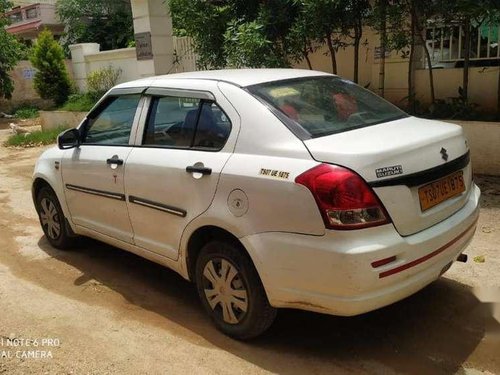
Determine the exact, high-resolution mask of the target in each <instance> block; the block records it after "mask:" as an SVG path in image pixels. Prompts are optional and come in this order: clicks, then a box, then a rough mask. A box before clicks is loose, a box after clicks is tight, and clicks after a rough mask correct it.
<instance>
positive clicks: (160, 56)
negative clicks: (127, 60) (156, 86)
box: [131, 0, 174, 77]
mask: <svg viewBox="0 0 500 375" xmlns="http://www.w3.org/2000/svg"><path fill="white" fill-rule="evenodd" d="M131 3H132V14H133V17H134V33H135V35H136V44H139V41H141V40H142V42H143V45H142V46H139V45H137V46H136V48H137V50H138V54H140V53H143V54H144V52H147V51H149V52H151V54H150V55H149V54H148V53H146V54H145V55H146V56H144V55H143V56H142V57H139V58H138V61H137V70H138V72H139V75H140V76H141V77H149V76H154V75H160V74H167V73H171V72H173V69H172V66H173V62H174V40H173V31H172V18H171V17H170V10H169V8H168V4H167V2H166V1H165V0H132V1H131ZM146 33H150V35H151V39H150V40H151V42H150V44H149V34H146ZM137 34H139V38H138V35H137ZM141 34H142V37H141ZM148 55H149V56H148Z"/></svg>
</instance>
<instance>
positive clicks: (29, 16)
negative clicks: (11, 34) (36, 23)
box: [5, 4, 40, 26]
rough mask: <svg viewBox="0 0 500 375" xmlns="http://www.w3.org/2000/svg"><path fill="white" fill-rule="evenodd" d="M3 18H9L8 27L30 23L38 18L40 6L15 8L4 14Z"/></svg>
mask: <svg viewBox="0 0 500 375" xmlns="http://www.w3.org/2000/svg"><path fill="white" fill-rule="evenodd" d="M5 16H6V17H8V18H9V20H10V26H12V25H14V24H16V23H21V22H25V21H32V20H35V19H39V18H40V6H39V5H38V4H36V5H29V6H27V7H22V8H16V9H13V10H11V11H9V12H7V13H5Z"/></svg>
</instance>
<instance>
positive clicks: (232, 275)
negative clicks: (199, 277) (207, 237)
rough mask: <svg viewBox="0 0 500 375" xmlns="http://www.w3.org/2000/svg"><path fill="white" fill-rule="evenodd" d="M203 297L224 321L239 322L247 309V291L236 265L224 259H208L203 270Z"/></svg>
mask: <svg viewBox="0 0 500 375" xmlns="http://www.w3.org/2000/svg"><path fill="white" fill-rule="evenodd" d="M203 276H204V281H205V283H204V284H205V288H204V291H205V297H206V298H207V301H208V303H209V305H210V307H211V308H212V310H214V311H215V312H216V313H219V314H221V315H222V319H223V320H224V322H226V323H229V324H237V323H239V322H240V321H241V320H242V319H243V317H244V316H245V314H246V312H247V310H248V293H247V290H246V289H245V286H244V284H243V281H242V280H241V277H240V274H239V272H238V270H237V269H236V267H234V266H233V265H232V264H231V263H229V262H228V261H227V260H225V259H214V260H210V261H209V262H208V263H207V264H206V265H205V268H204V270H203Z"/></svg>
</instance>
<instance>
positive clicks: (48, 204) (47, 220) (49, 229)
mask: <svg viewBox="0 0 500 375" xmlns="http://www.w3.org/2000/svg"><path fill="white" fill-rule="evenodd" d="M40 219H41V221H42V226H43V227H44V228H45V233H46V234H47V236H49V237H50V238H51V239H53V240H56V239H57V238H58V237H59V235H60V234H61V223H60V221H59V215H58V213H57V209H56V206H55V204H54V203H53V202H52V201H51V200H50V199H48V198H43V199H42V201H41V202H40Z"/></svg>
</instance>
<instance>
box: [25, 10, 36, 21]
mask: <svg viewBox="0 0 500 375" xmlns="http://www.w3.org/2000/svg"><path fill="white" fill-rule="evenodd" d="M26 18H27V19H29V20H30V19H33V18H38V8H36V7H35V8H30V9H26Z"/></svg>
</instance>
